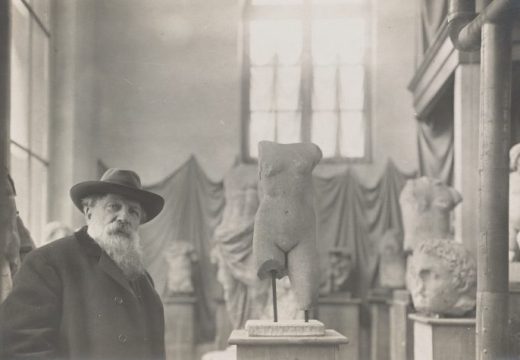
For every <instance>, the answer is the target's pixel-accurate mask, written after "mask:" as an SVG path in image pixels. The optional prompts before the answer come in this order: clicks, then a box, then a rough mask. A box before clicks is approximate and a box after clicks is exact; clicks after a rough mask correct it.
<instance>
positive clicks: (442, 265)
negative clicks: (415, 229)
mask: <svg viewBox="0 0 520 360" xmlns="http://www.w3.org/2000/svg"><path fill="white" fill-rule="evenodd" d="M408 271H409V274H408V279H409V284H408V285H409V287H410V289H409V290H410V293H411V295H412V301H413V304H414V307H415V309H416V310H417V311H418V312H420V313H424V314H429V315H451V316H463V315H464V314H467V313H468V312H470V311H471V310H473V309H474V308H475V304H476V290H477V274H476V265H475V261H474V259H473V257H472V256H471V254H470V253H469V252H468V251H467V250H466V249H465V248H464V246H463V245H462V244H458V243H455V242H454V241H450V240H446V239H433V240H430V241H423V242H421V243H419V244H417V246H416V248H415V250H414V253H413V255H412V257H411V264H410V266H409V268H408Z"/></svg>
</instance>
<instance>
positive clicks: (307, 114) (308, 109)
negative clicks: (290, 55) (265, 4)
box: [300, 0, 312, 142]
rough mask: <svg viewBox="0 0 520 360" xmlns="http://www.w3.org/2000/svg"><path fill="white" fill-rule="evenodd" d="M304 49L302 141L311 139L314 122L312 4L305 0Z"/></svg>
mask: <svg viewBox="0 0 520 360" xmlns="http://www.w3.org/2000/svg"><path fill="white" fill-rule="evenodd" d="M302 21H303V32H302V33H303V49H302V81H301V90H300V91H301V110H302V126H301V133H302V134H301V136H302V141H304V142H309V141H311V122H312V44H311V24H312V19H311V5H310V2H309V1H308V0H306V1H305V4H304V11H303V19H302Z"/></svg>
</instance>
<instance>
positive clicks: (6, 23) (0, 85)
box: [0, 0, 11, 302]
mask: <svg viewBox="0 0 520 360" xmlns="http://www.w3.org/2000/svg"><path fill="white" fill-rule="evenodd" d="M9 4H10V1H9V0H0V302H1V301H2V300H3V299H4V298H5V297H6V296H7V291H8V290H9V284H10V278H9V276H10V272H9V271H8V269H9V264H8V262H7V258H6V256H5V254H6V250H7V249H6V245H7V231H8V229H10V227H9V226H8V225H7V223H6V222H7V221H9V220H10V214H9V212H8V209H9V206H8V202H9V197H8V192H7V171H8V168H9V158H10V153H9V139H10V136H9V133H10V129H9V124H10V121H9V117H10V111H9V109H10V92H11V89H10V87H11V86H10V66H9V64H10V44H11V42H10V37H11V36H10V27H11V16H10V5H9ZM5 270H7V271H5Z"/></svg>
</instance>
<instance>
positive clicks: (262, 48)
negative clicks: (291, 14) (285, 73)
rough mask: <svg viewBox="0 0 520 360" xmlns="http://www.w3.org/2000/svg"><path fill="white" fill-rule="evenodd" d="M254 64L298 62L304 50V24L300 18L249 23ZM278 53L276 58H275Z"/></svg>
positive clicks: (252, 61)
mask: <svg viewBox="0 0 520 360" xmlns="http://www.w3.org/2000/svg"><path fill="white" fill-rule="evenodd" d="M249 32H250V33H249V41H250V45H249V46H250V57H251V64H252V65H266V64H274V63H275V61H278V62H279V63H280V64H288V65H292V64H296V63H298V62H299V61H300V57H301V52H302V25H301V22H300V21H298V20H253V21H251V23H250V25H249ZM275 55H276V60H275Z"/></svg>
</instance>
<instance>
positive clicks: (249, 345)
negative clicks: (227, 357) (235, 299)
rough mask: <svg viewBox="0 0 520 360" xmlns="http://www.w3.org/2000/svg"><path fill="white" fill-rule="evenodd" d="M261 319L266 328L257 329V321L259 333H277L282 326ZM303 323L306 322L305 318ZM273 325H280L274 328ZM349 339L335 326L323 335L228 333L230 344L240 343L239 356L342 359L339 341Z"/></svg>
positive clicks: (247, 358)
mask: <svg viewBox="0 0 520 360" xmlns="http://www.w3.org/2000/svg"><path fill="white" fill-rule="evenodd" d="M250 321H253V322H254V321H255V320H249V321H248V322H250ZM262 323H265V327H266V329H265V330H262V331H258V326H261V325H260V322H257V323H256V324H255V325H254V327H255V329H256V330H255V331H256V332H257V333H258V332H260V333H273V334H275V333H280V329H281V328H283V325H280V324H281V323H278V325H276V324H277V323H274V322H269V323H268V322H266V321H262ZM301 323H302V324H305V322H304V321H303V320H301ZM316 323H317V322H316ZM246 326H247V325H246ZM300 326H301V325H300ZM309 326H315V324H314V325H309ZM273 327H277V328H278V329H277V330H273ZM289 328H291V326H289ZM293 329H294V328H293ZM291 331H292V330H291ZM304 332H305V331H304ZM347 342H348V340H347V338H346V337H345V336H343V335H341V334H339V333H338V332H337V331H334V330H325V333H324V334H323V335H321V336H320V335H318V336H302V335H292V336H288V335H277V336H251V335H250V334H249V333H248V331H247V330H234V331H233V332H232V333H231V336H230V337H229V344H230V345H236V346H237V360H294V359H298V360H316V359H319V360H341V359H342V358H341V357H340V345H342V344H347Z"/></svg>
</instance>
